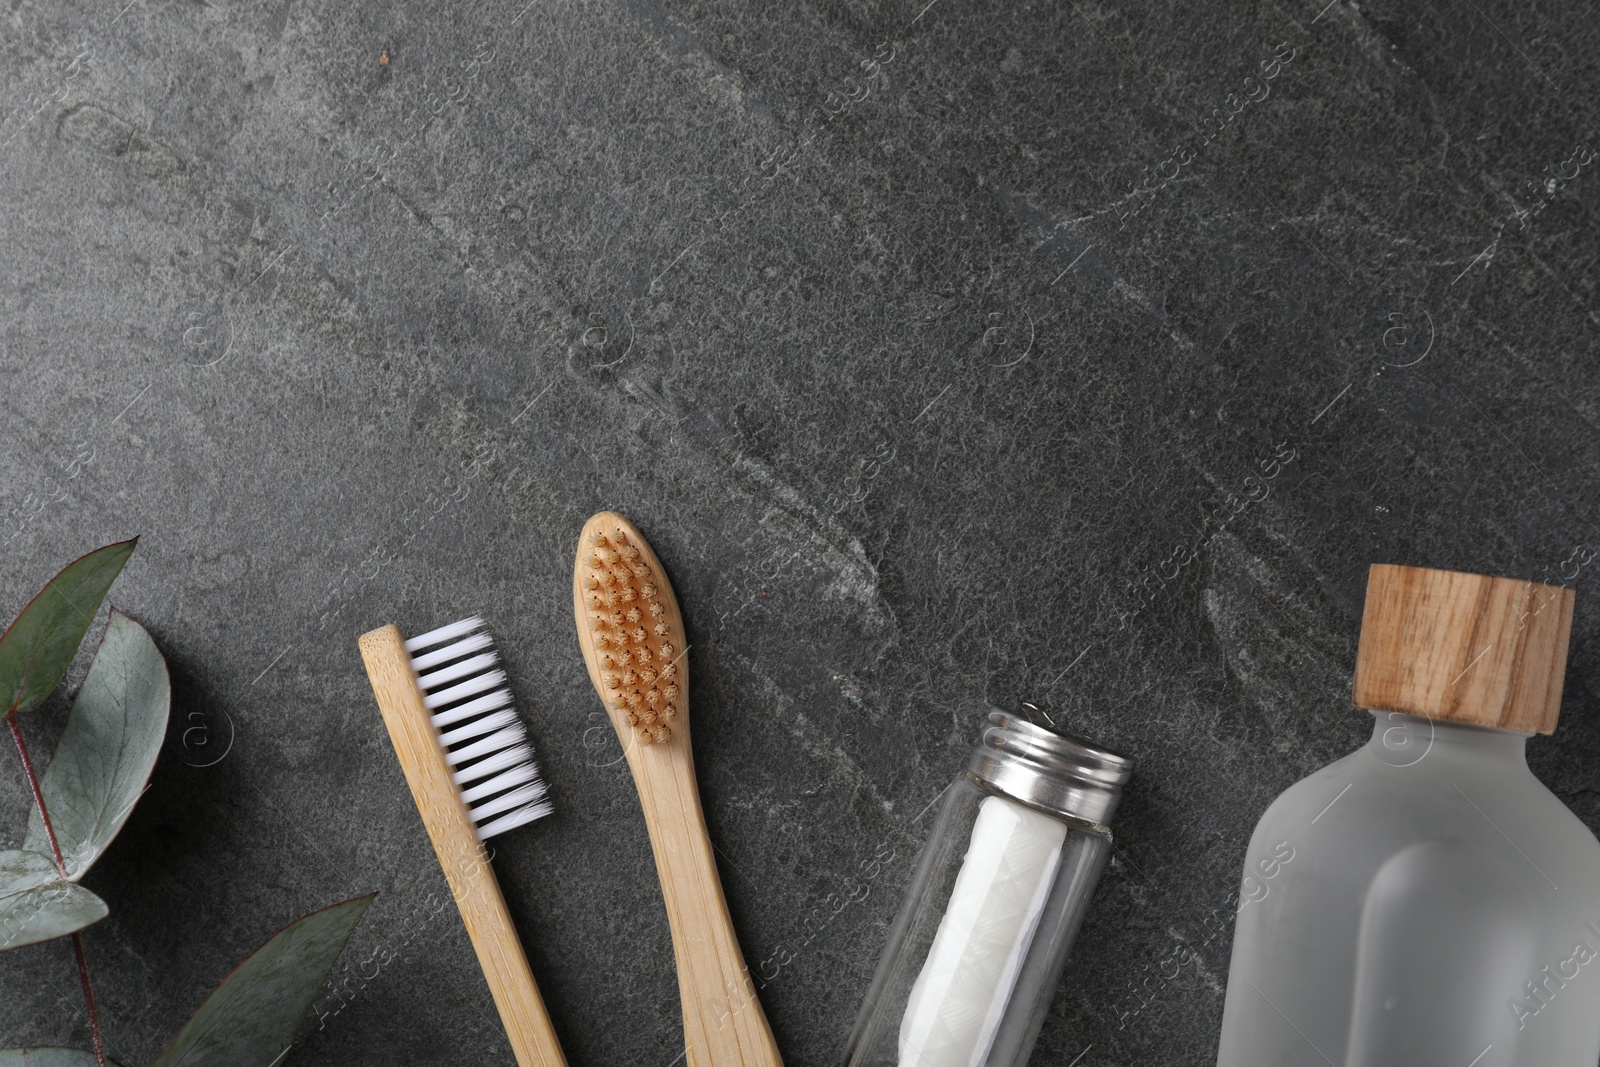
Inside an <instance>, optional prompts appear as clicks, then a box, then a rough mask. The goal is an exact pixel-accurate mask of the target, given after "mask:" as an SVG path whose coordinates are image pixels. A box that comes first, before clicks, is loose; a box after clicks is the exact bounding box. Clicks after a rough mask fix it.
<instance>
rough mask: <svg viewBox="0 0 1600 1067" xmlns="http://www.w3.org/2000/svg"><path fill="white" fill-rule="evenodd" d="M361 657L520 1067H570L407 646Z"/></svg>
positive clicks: (386, 646)
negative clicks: (446, 755)
mask: <svg viewBox="0 0 1600 1067" xmlns="http://www.w3.org/2000/svg"><path fill="white" fill-rule="evenodd" d="M361 657H362V659H364V660H365V661H366V664H367V675H368V677H369V678H370V679H371V680H372V692H373V694H374V695H375V696H376V697H377V698H378V708H379V709H380V710H381V711H382V712H383V722H384V725H385V726H387V727H388V728H389V737H390V739H391V740H392V741H393V742H394V751H395V755H397V756H398V757H399V758H400V768H401V770H403V771H404V772H405V775H406V782H407V783H408V784H409V785H410V786H411V795H412V796H413V797H415V798H416V801H417V810H418V811H419V812H420V813H421V814H422V824H423V825H424V826H425V827H427V829H428V837H429V838H430V839H431V840H432V841H433V850H434V852H435V853H437V854H438V856H439V864H440V866H442V867H443V868H444V876H445V880H446V881H447V882H449V883H450V892H451V893H452V894H453V895H454V896H455V898H456V906H457V907H458V908H459V909H460V910H461V921H462V922H463V923H465V924H466V927H467V936H468V937H470V938H471V939H472V947H473V950H474V951H476V952H477V954H478V963H479V964H480V965H481V966H482V967H483V977H484V978H485V979H486V980H487V981H488V983H489V992H490V993H491V994H493V996H494V1003H495V1007H497V1008H499V1009H500V1019H501V1021H502V1022H503V1023H504V1024H505V1028H506V1037H507V1038H508V1039H509V1040H510V1042H511V1051H512V1052H514V1053H515V1054H516V1057H517V1064H518V1067H567V1059H566V1057H565V1056H563V1055H562V1053H561V1045H560V1043H559V1042H557V1040H556V1032H555V1029H554V1027H552V1026H551V1024H550V1015H549V1013H548V1012H546V1011H545V1007H544V1000H543V999H542V998H540V996H539V987H538V985H537V984H535V983H534V980H533V971H532V969H531V968H529V966H528V957H527V955H526V954H525V953H524V952H523V951H522V942H521V940H520V939H519V938H518V937H517V929H516V927H515V926H514V925H513V924H512V922H511V912H510V911H509V910H508V909H507V908H506V901H505V897H504V896H502V895H501V893H500V883H499V882H497V881H496V880H495V877H494V868H492V867H490V866H489V856H488V852H487V851H486V850H485V849H484V847H483V843H482V842H481V841H479V840H478V832H477V830H476V829H475V828H474V827H473V825H472V819H471V817H470V816H469V815H468V814H467V806H466V804H464V803H463V802H462V800H461V794H460V793H459V792H458V791H457V789H456V784H455V782H454V781H453V780H452V779H451V777H450V765H449V764H448V763H446V762H445V758H444V747H443V746H442V745H441V744H440V743H439V736H438V732H437V731H436V730H435V729H434V726H433V720H432V717H431V715H430V714H429V712H428V709H427V708H426V707H425V706H423V703H422V692H421V690H419V689H418V688H417V677H416V674H415V672H413V671H412V669H411V657H410V655H409V654H408V653H407V652H406V650H405V639H404V638H403V637H402V636H401V635H400V631H399V630H398V629H396V628H395V627H393V626H385V627H383V628H381V629H378V630H373V631H372V632H371V633H366V634H363V635H362V636H361Z"/></svg>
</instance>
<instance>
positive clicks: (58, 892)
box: [0, 852, 109, 1067]
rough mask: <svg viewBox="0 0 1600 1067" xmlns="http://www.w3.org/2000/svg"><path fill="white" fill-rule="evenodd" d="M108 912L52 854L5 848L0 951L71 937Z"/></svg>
mask: <svg viewBox="0 0 1600 1067" xmlns="http://www.w3.org/2000/svg"><path fill="white" fill-rule="evenodd" d="M108 911H109V910H108V909H107V908H106V903H105V901H103V900H101V899H100V898H99V897H97V896H95V895H94V894H93V893H91V892H89V891H88V890H87V889H85V888H83V887H82V886H79V885H73V884H72V883H71V882H64V881H62V880H61V875H60V874H59V873H58V872H57V871H56V863H55V860H53V859H51V858H50V857H49V856H46V855H43V854H41V853H38V852H0V951H4V950H5V949H8V948H20V947H22V946H23V945H32V944H34V943H36V942H39V941H48V940H50V939H51V938H53V937H65V936H66V935H67V934H70V933H75V932H76V931H78V930H82V929H83V928H84V927H85V926H88V925H90V924H91V923H97V922H99V921H100V920H101V919H104V918H105V917H106V915H107V914H108ZM3 1064H4V1061H3V1060H0V1067H3Z"/></svg>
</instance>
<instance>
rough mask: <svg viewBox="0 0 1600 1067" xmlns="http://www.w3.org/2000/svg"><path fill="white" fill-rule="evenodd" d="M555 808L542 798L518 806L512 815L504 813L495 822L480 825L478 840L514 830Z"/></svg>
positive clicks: (540, 817) (542, 816) (485, 839)
mask: <svg viewBox="0 0 1600 1067" xmlns="http://www.w3.org/2000/svg"><path fill="white" fill-rule="evenodd" d="M554 810H555V808H553V807H552V806H551V804H550V802H549V801H548V800H541V801H539V802H538V803H537V804H529V805H528V806H527V807H525V808H518V809H517V810H516V811H514V812H512V813H511V814H510V815H502V816H501V817H500V818H498V819H496V820H495V821H494V822H492V823H489V824H488V825H486V826H480V827H478V840H479V841H487V840H489V838H491V837H493V836H494V835H495V834H503V833H505V832H506V831H507V830H514V829H516V828H517V827H519V826H521V825H523V824H524V823H530V822H532V821H533V820H535V819H542V818H544V817H545V816H546V815H549V814H550V813H551V812H552V811H554Z"/></svg>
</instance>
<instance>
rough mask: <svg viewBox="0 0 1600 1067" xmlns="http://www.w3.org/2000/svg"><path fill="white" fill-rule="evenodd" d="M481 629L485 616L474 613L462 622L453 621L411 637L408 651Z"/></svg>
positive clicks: (437, 643) (438, 643)
mask: <svg viewBox="0 0 1600 1067" xmlns="http://www.w3.org/2000/svg"><path fill="white" fill-rule="evenodd" d="M481 629H483V617H482V616H479V615H474V616H472V617H471V618H470V619H462V620H461V621H460V622H453V623H451V624H450V625H449V626H441V627H439V628H438V629H437V630H429V631H428V632H427V633H425V634H422V635H420V636H417V637H413V638H411V639H410V640H409V641H407V642H406V651H407V652H415V651H416V650H417V649H419V648H432V647H433V646H434V645H442V644H444V643H445V642H446V641H454V640H455V639H456V638H458V637H465V636H466V635H467V634H470V633H476V632H477V631H478V630H481Z"/></svg>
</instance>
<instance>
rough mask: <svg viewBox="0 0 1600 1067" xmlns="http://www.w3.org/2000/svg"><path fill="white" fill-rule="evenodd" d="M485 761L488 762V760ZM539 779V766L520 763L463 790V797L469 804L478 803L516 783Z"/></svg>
mask: <svg viewBox="0 0 1600 1067" xmlns="http://www.w3.org/2000/svg"><path fill="white" fill-rule="evenodd" d="M485 762H488V761H487V760H486V761H485ZM538 780H539V768H538V767H537V766H535V765H534V764H532V763H519V764H517V765H516V766H515V767H513V768H511V769H510V770H509V771H506V772H505V773H504V774H497V775H495V776H494V777H493V778H491V779H489V780H488V781H487V782H484V783H483V784H482V785H475V786H473V787H472V788H471V789H463V790H462V791H461V799H462V800H464V801H466V802H467V803H468V804H476V803H477V802H478V801H480V800H482V799H483V798H484V797H487V796H493V795H494V794H495V793H498V792H500V791H501V790H502V789H510V788H511V787H512V786H514V785H525V784H527V783H528V782H537V781H538Z"/></svg>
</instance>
